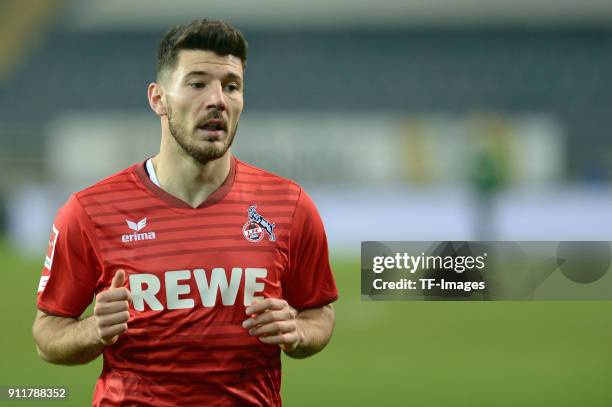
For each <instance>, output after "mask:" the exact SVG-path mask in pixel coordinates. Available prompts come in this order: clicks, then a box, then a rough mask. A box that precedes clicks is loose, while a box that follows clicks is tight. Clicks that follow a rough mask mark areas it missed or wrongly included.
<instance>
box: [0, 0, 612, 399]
mask: <svg viewBox="0 0 612 407" xmlns="http://www.w3.org/2000/svg"><path fill="white" fill-rule="evenodd" d="M199 17H207V18H221V19H225V20H227V21H229V22H230V23H232V24H234V25H236V26H237V27H238V28H240V29H242V30H243V31H244V33H245V35H246V37H247V40H248V41H249V44H250V55H249V62H248V69H247V73H246V89H245V111H244V113H243V118H242V120H241V125H240V130H239V132H238V135H237V139H236V142H235V148H234V151H235V153H236V154H237V155H238V157H239V158H241V159H243V160H244V161H247V162H251V163H253V164H256V165H259V166H261V167H263V168H266V169H269V170H271V171H274V172H276V173H278V174H280V175H283V176H286V177H289V178H293V179H295V180H297V181H298V182H300V183H301V184H303V185H304V187H305V188H306V190H307V191H309V192H310V194H311V195H312V196H313V197H314V199H315V202H316V203H317V205H318V206H319V209H320V212H321V214H322V216H323V218H324V221H325V224H326V228H327V230H328V235H329V240H330V245H331V249H332V254H333V263H334V266H335V272H336V275H337V279H338V284H339V287H340V290H341V299H340V301H339V302H338V303H337V318H338V322H337V330H336V334H335V337H334V339H333V341H332V343H331V344H330V346H329V348H328V349H327V350H326V351H325V352H324V353H322V354H321V355H318V356H316V357H314V358H312V359H310V360H306V361H292V360H287V359H285V360H284V364H285V375H284V378H283V380H284V381H283V395H284V399H285V404H286V405H288V406H311V405H321V406H328V405H329V406H336V405H350V406H357V405H360V406H361V405H363V406H366V405H368V406H369V405H381V406H387V405H389V406H396V405H397V406H401V405H402V406H403V405H411V403H412V404H414V405H432V406H435V405H454V406H463V405H466V406H467V405H469V406H533V405H542V406H549V405H550V406H553V405H554V406H575V405H579V404H582V405H588V406H609V405H612V390H610V388H609V385H608V383H607V382H608V381H609V378H610V377H612V367H611V363H610V362H611V359H612V351H611V349H610V343H611V339H612V325H611V322H612V317H611V316H610V315H612V313H611V312H610V311H612V308H611V306H610V304H609V303H602V302H588V303H587V302H583V303H571V302H566V303H561V302H551V303H487V304H484V303H480V304H479V303H456V302H453V303H390V302H381V303H379V302H377V303H368V302H362V301H361V300H360V295H359V272H360V271H359V270H360V266H359V257H358V250H359V242H360V241H361V240H470V239H491V240H612V239H610V236H611V234H612V232H611V231H610V230H611V226H612V210H611V209H610V207H611V206H610V203H612V188H611V186H610V179H611V177H612V137H610V131H611V130H610V129H612V114H611V113H612V76H611V73H612V3H611V2H610V1H609V0H585V1H582V2H575V1H569V0H538V1H526V0H515V1H512V2H511V1H507V0H488V1H485V0H436V1H429V2H420V1H416V0H405V1H400V0H387V1H382V2H379V3H373V2H370V1H365V0H353V1H348V0H341V1H334V2H329V1H322V0H314V1H309V2H299V1H284V2H280V1H275V0H263V1H258V2H248V1H238V0H234V1H226V2H211V1H196V0H189V1H187V0H183V1H175V2H159V1H155V2H150V1H145V0H131V1H128V2H122V1H118V0H71V1H61V0H53V1H52V0H29V1H19V0H3V1H1V2H0V105H1V106H2V109H0V173H1V174H2V177H0V236H2V238H1V240H0V241H1V242H2V243H1V244H0V272H1V273H2V276H3V277H4V278H5V280H4V281H3V284H2V292H1V296H0V298H2V301H3V311H2V313H1V314H0V315H1V318H2V326H3V328H4V329H3V330H4V333H3V335H2V336H1V337H0V338H1V339H0V340H1V341H2V342H1V345H2V346H1V349H2V359H3V364H2V367H1V368H0V385H65V386H69V387H70V392H71V400H70V401H69V402H65V403H63V404H64V405H75V406H77V405H87V403H89V402H90V398H91V394H92V389H93V385H94V382H95V380H96V377H97V375H98V374H99V370H100V364H99V362H96V363H94V364H91V365H88V366H85V367H56V366H50V365H46V364H45V363H43V362H41V361H39V360H38V359H37V357H36V354H35V350H34V345H33V342H32V340H31V338H30V333H29V329H30V325H31V322H32V318H33V315H34V312H35V291H36V287H37V282H38V276H39V271H40V267H41V265H42V259H43V256H44V252H45V250H46V239H47V238H48V235H49V230H50V225H51V222H52V219H53V217H54V214H55V211H56V210H57V208H58V207H59V206H60V205H61V204H62V203H63V202H64V201H65V200H66V198H67V197H68V195H69V194H70V193H71V192H72V191H74V190H77V189H80V188H82V187H84V186H87V185H89V184H91V183H93V182H95V181H96V180H98V179H100V178H101V177H104V176H107V175H109V174H111V173H113V172H115V171H118V170H120V169H122V168H124V167H126V166H128V165H130V164H131V163H134V162H137V161H140V160H143V159H144V158H146V157H147V156H149V155H152V154H154V153H155V152H156V149H157V148H158V143H159V128H158V126H159V125H158V120H157V119H156V117H155V116H154V115H153V114H152V113H151V112H150V111H149V109H148V104H147V101H146V86H147V84H148V83H149V82H151V81H153V80H154V75H155V51H156V47H157V42H158V41H159V38H160V37H161V36H162V34H163V33H164V32H165V30H166V29H167V28H168V27H169V26H170V25H171V24H174V23H182V22H185V21H189V20H192V19H194V18H199ZM57 404H62V403H57Z"/></svg>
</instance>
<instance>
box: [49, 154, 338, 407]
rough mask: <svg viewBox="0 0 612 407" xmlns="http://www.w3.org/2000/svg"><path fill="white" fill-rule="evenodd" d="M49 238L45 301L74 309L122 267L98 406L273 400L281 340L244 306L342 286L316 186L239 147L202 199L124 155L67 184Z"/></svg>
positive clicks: (68, 312)
mask: <svg viewBox="0 0 612 407" xmlns="http://www.w3.org/2000/svg"><path fill="white" fill-rule="evenodd" d="M49 243H50V245H49V251H48V253H47V256H46V259H45V266H44V268H43V272H42V277H41V282H40V286H39V293H38V308H39V309H40V310H42V311H43V312H45V313H47V314H51V315H59V316H64V317H72V318H77V317H79V316H80V315H81V314H82V313H83V311H84V310H85V309H86V308H87V306H88V305H89V304H90V303H91V302H92V300H93V298H94V296H95V294H96V293H98V292H100V291H103V290H105V289H107V288H108V287H109V286H110V284H111V281H112V278H113V276H114V274H115V272H116V271H117V270H118V269H120V268H122V269H124V270H125V271H126V274H127V277H128V282H129V286H128V288H129V289H130V291H131V292H132V295H133V303H132V304H130V319H129V321H128V331H127V332H126V333H125V334H123V335H121V336H120V337H119V340H118V341H117V342H116V343H115V344H114V345H111V346H108V347H106V348H105V350H104V353H103V355H104V367H103V369H102V373H101V375H100V378H99V379H98V382H97V384H96V388H95V392H94V396H93V405H94V406H115V405H139V406H140V405H151V406H166V405H185V406H187V405H200V406H203V405H215V406H229V405H232V406H234V405H253V406H269V405H271V406H280V405H281V399H280V384H281V363H280V349H279V347H278V346H275V345H266V344H263V343H261V342H260V341H259V340H258V339H257V338H256V337H253V336H250V335H249V334H248V331H247V330H246V329H244V328H242V326H241V324H242V322H243V321H244V320H245V319H247V315H246V314H245V309H246V306H248V305H250V303H251V302H252V301H253V300H254V299H258V298H268V297H272V298H283V299H285V300H286V301H287V302H288V303H289V304H290V305H291V306H292V307H294V308H296V309H306V308H314V307H319V306H323V305H325V304H328V303H330V302H333V301H334V300H336V298H337V295H338V292H337V289H336V285H335V282H334V278H333V275H332V272H331V268H330V265H329V260H328V249H327V240H326V237H325V232H324V229H323V224H322V222H321V219H320V216H319V214H318V212H317V210H316V208H315V206H314V204H313V202H312V200H311V199H310V197H309V196H308V195H307V194H306V193H305V192H304V191H303V190H302V189H301V188H300V187H299V186H298V185H297V184H295V183H294V182H292V181H289V180H286V179H283V178H280V177H278V176H276V175H273V174H270V173H267V172H265V171H263V170H260V169H258V168H255V167H252V166H250V165H247V164H244V163H242V162H240V161H238V160H237V159H235V158H232V160H231V168H230V173H229V175H228V177H227V179H226V180H225V182H224V183H223V185H221V187H220V188H219V189H218V190H217V191H215V192H214V193H213V194H212V195H210V196H209V197H208V199H207V200H206V201H205V202H203V203H202V204H201V205H200V206H198V207H197V208H192V207H190V206H189V205H187V204H186V203H185V202H183V201H181V200H179V199H177V198H175V197H174V196H172V195H170V194H168V193H166V192H165V191H164V190H162V189H160V188H159V187H158V186H156V185H155V184H154V183H153V182H152V181H151V180H150V179H149V176H148V175H147V173H146V170H145V164H144V163H140V164H137V165H134V166H132V167H130V168H127V169H125V170H123V171H121V172H119V173H117V174H115V175H113V176H111V177H109V178H107V179H105V180H103V181H101V182H99V183H97V184H95V185H93V186H91V187H89V188H87V189H85V190H83V191H80V192H78V193H76V194H73V195H72V196H71V197H70V199H69V200H68V202H67V203H66V204H65V205H64V206H63V207H62V209H60V211H59V212H58V215H57V218H56V220H55V222H54V225H53V232H52V234H51V239H50V242H49Z"/></svg>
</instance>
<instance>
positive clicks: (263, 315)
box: [242, 298, 302, 352]
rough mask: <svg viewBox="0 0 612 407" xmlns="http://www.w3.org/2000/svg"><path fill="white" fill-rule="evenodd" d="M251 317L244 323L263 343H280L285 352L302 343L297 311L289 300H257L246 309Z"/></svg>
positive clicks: (244, 326) (250, 332)
mask: <svg viewBox="0 0 612 407" xmlns="http://www.w3.org/2000/svg"><path fill="white" fill-rule="evenodd" d="M246 313H247V315H250V316H251V317H250V318H248V319H246V320H245V321H244V322H243V323H242V327H243V328H246V329H248V330H249V334H250V335H252V336H258V337H259V340H260V341H261V342H263V343H267V344H270V345H279V346H280V347H281V349H282V350H284V351H285V352H292V351H294V350H295V349H296V348H297V347H298V346H299V344H300V342H301V338H302V334H301V331H300V327H299V325H298V322H297V319H296V317H297V314H298V313H297V311H296V310H295V309H294V308H292V307H291V306H290V305H289V304H287V301H285V300H281V299H278V298H266V299H265V300H263V301H255V302H253V304H251V305H250V306H249V307H247V309H246Z"/></svg>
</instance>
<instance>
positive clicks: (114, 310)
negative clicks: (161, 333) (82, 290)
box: [94, 269, 132, 345]
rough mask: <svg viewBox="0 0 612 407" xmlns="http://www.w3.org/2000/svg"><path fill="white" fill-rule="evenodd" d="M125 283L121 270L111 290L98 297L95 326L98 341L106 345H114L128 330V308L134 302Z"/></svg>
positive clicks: (114, 278)
mask: <svg viewBox="0 0 612 407" xmlns="http://www.w3.org/2000/svg"><path fill="white" fill-rule="evenodd" d="M125 281H126V277H125V271H123V270H121V269H119V270H117V272H116V273H115V276H114V277H113V281H112V283H111V286H110V288H109V289H108V290H105V291H102V292H101V293H99V294H98V295H96V305H94V324H95V326H96V332H97V334H98V339H99V340H100V342H101V343H102V344H104V345H112V344H114V343H115V342H117V340H118V339H119V335H121V334H124V333H125V332H127V330H128V324H127V321H128V319H129V318H130V312H129V310H128V306H129V303H130V302H131V301H132V293H130V290H128V289H127V288H126V287H124V284H125Z"/></svg>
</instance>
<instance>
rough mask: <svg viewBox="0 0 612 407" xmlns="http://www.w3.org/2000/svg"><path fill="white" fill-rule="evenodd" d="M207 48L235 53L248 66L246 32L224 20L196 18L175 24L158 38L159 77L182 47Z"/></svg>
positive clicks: (229, 53) (172, 64) (172, 62)
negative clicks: (244, 33)
mask: <svg viewBox="0 0 612 407" xmlns="http://www.w3.org/2000/svg"><path fill="white" fill-rule="evenodd" d="M183 49H189V50H206V51H213V52H215V53H216V54H219V55H222V56H225V55H234V56H236V57H238V58H240V60H241V61H242V67H243V68H244V69H246V60H247V50H248V44H247V42H246V40H245V39H244V35H242V33H241V32H240V31H238V30H237V29H236V28H234V27H232V26H231V25H229V24H228V23H226V22H224V21H215V20H206V19H201V20H195V21H192V22H191V23H188V24H183V25H177V26H174V27H172V28H171V29H170V30H168V32H167V33H166V34H165V35H164V36H163V38H162V39H161V41H160V42H159V48H158V50H157V77H158V79H159V78H160V74H161V73H162V72H164V71H168V70H171V69H173V68H174V67H175V66H176V61H177V59H178V54H179V51H180V50H183Z"/></svg>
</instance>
